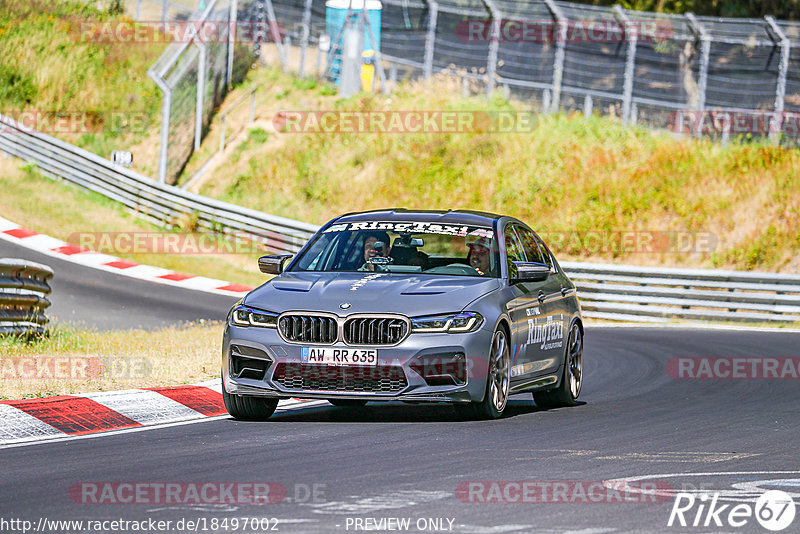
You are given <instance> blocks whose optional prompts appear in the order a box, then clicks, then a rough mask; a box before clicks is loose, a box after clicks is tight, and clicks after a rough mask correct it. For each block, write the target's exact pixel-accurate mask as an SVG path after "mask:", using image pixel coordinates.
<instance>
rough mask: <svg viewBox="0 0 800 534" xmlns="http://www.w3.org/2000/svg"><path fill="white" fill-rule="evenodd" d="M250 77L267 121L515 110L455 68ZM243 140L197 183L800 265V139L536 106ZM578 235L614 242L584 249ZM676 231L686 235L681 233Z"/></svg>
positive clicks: (584, 254) (661, 252)
mask: <svg viewBox="0 0 800 534" xmlns="http://www.w3.org/2000/svg"><path fill="white" fill-rule="evenodd" d="M258 81H264V82H268V83H269V84H271V86H270V89H268V90H266V91H264V92H263V93H262V94H261V95H260V97H259V100H258V112H257V115H258V116H259V117H260V118H261V119H262V120H266V121H268V120H269V117H270V116H271V115H272V114H274V113H275V112H276V111H278V110H280V109H284V110H287V109H288V110H342V111H374V110H399V111H402V110H474V111H498V110H503V111H511V112H514V111H520V110H522V109H523V107H522V104H520V103H517V102H507V101H505V100H504V99H503V98H502V97H500V96H499V95H496V96H495V97H494V98H493V99H491V100H490V101H487V100H486V99H485V98H484V97H482V96H475V97H470V98H463V97H461V96H460V92H461V88H460V84H459V82H458V80H456V79H453V78H448V77H447V76H440V77H438V78H437V79H436V80H435V81H434V82H433V83H423V82H419V83H411V84H404V85H401V86H399V87H398V88H396V89H395V91H394V92H393V93H392V94H391V95H390V96H385V95H366V94H361V95H358V96H356V97H353V98H350V99H347V100H336V98H335V97H334V96H331V95H330V94H329V92H326V91H324V90H322V89H321V88H320V87H318V86H314V85H313V84H310V83H308V82H307V81H299V80H296V79H293V78H291V77H290V76H288V75H282V74H279V73H276V72H274V71H268V70H267V71H255V72H254V73H251V80H250V83H257V82H258ZM212 130H213V127H212ZM245 135H247V134H245ZM249 137H250V139H247V140H246V141H244V142H242V143H241V144H239V146H238V147H237V148H236V149H235V150H234V151H233V153H232V154H231V157H230V159H229V160H228V162H227V164H225V165H222V166H220V167H218V168H217V169H215V170H214V171H212V172H211V173H210V176H209V177H208V179H207V180H205V181H204V183H203V185H202V186H201V188H200V192H201V193H203V194H207V195H210V196H215V197H218V198H222V199H224V200H227V201H230V202H233V203H237V204H242V205H246V206H248V207H252V208H256V209H260V210H262V211H265V212H268V213H274V214H277V215H283V216H286V217H291V218H295V219H300V220H305V221H308V222H314V223H320V224H321V223H323V222H325V221H327V220H329V219H330V218H332V217H334V216H336V215H339V214H341V213H345V212H349V211H358V210H367V209H377V208H384V207H395V206H398V207H407V208H425V209H457V208H460V209H476V210H482V211H494V212H498V213H506V214H509V215H513V216H516V217H519V218H521V219H522V220H524V221H526V222H528V223H529V224H530V225H531V226H533V227H534V228H535V229H536V230H537V231H539V232H540V233H541V234H543V236H544V237H545V238H546V239H548V240H549V241H551V242H554V243H558V244H557V245H554V248H555V249H556V252H558V254H559V257H560V258H562V259H575V260H583V261H600V262H616V263H630V264H640V265H665V266H691V267H707V268H732V269H754V270H764V271H783V272H798V271H799V270H800V153H798V151H797V150H795V149H787V148H780V147H775V146H768V145H763V144H758V143H750V144H737V143H731V144H730V145H729V146H727V147H722V146H720V145H719V144H715V143H713V142H710V141H704V140H695V139H690V138H682V139H676V138H674V137H673V136H671V135H669V134H664V133H657V132H652V131H649V130H645V129H642V128H625V127H623V126H622V125H620V124H619V122H618V121H617V120H616V119H613V118H607V117H600V116H593V117H590V118H585V117H583V116H582V115H580V114H574V115H564V114H560V115H550V116H536V117H535V119H534V121H533V126H532V127H531V128H530V129H529V130H528V131H524V132H521V133H504V134H496V133H486V132H484V133H468V134H462V133H459V134H434V133H416V134H380V133H334V134H317V133H315V134H289V133H272V132H270V131H269V129H266V128H262V129H257V130H255V131H251V132H250V134H249ZM196 164H197V163H196V162H190V167H191V166H192V165H196ZM631 233H639V234H643V235H645V236H650V237H651V238H653V236H655V238H656V239H666V240H667V242H666V243H662V245H669V246H666V247H665V246H662V247H656V248H653V249H652V250H648V249H647V248H645V247H633V248H631V247H630V246H627V247H626V246H622V245H621V244H620V243H619V242H616V241H615V240H618V239H619V237H620V236H625V235H629V234H631ZM587 237H593V238H594V239H597V238H598V237H599V238H605V239H610V240H611V241H612V243H611V245H610V246H601V247H597V246H592V244H587V243H586V238H587ZM680 238H682V239H685V240H688V241H687V242H686V243H683V244H681V243H678V242H677V241H675V240H677V239H680ZM670 239H671V240H673V241H672V242H670V241H669V240H670ZM703 240H709V241H708V243H706V242H704V241H703ZM687 243H688V244H687Z"/></svg>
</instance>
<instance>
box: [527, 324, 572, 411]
mask: <svg viewBox="0 0 800 534" xmlns="http://www.w3.org/2000/svg"><path fill="white" fill-rule="evenodd" d="M565 352H566V354H565V357H564V373H563V375H562V377H561V384H560V385H559V386H558V387H557V388H555V389H551V390H548V391H541V392H539V391H537V392H534V394H533V400H534V401H536V405H537V406H540V407H542V408H556V407H559V406H575V403H576V401H577V400H578V395H580V394H581V386H582V385H583V334H581V329H580V327H579V326H578V323H572V327H571V328H570V330H569V340H568V341H567V350H566V351H565Z"/></svg>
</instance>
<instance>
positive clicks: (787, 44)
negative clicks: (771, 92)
mask: <svg viewBox="0 0 800 534" xmlns="http://www.w3.org/2000/svg"><path fill="white" fill-rule="evenodd" d="M764 19H765V20H766V21H767V33H769V36H770V38H771V39H772V40H773V42H774V43H775V44H778V45H779V46H780V47H781V59H780V61H781V62H780V65H778V79H777V83H776V84H775V128H774V129H772V130H771V131H770V133H769V135H770V137H771V138H772V141H773V142H774V143H778V142H780V134H781V131H782V130H783V110H784V105H785V102H786V76H787V74H788V72H789V53H790V52H791V49H792V42H791V41H790V40H789V38H788V37H786V34H785V33H784V32H783V30H782V29H781V27H780V26H778V23H777V22H775V19H774V18H773V17H771V16H769V15H767V16H766V17H764Z"/></svg>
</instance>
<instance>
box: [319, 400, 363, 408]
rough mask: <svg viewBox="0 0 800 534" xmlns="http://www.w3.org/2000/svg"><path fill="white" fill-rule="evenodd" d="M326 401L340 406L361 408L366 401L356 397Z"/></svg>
mask: <svg viewBox="0 0 800 534" xmlns="http://www.w3.org/2000/svg"><path fill="white" fill-rule="evenodd" d="M328 402H330V403H331V404H333V405H334V406H338V407H341V408H345V407H351V408H361V407H362V406H366V405H367V401H365V400H358V399H328Z"/></svg>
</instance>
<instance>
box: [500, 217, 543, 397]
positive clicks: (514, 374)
mask: <svg viewBox="0 0 800 534" xmlns="http://www.w3.org/2000/svg"><path fill="white" fill-rule="evenodd" d="M519 228H520V226H519V225H518V224H516V223H510V224H508V225H507V226H506V228H505V231H504V244H505V251H506V261H507V267H508V271H507V272H508V279H509V282H510V281H511V280H513V279H514V278H516V266H515V265H514V263H513V262H515V261H530V260H528V258H527V255H526V253H525V247H524V246H523V244H522V241H521V240H520V238H519V235H518V233H517V230H518V229H519ZM538 259H539V260H540V259H541V258H538ZM533 261H537V259H534V260H533ZM542 287H543V284H542V282H517V283H516V284H514V285H513V286H511V288H512V291H513V298H512V299H511V300H510V301H509V303H508V314H509V316H510V318H511V323H512V332H511V347H510V349H511V378H512V380H513V381H515V382H519V381H524V379H525V378H528V377H531V376H535V375H536V374H539V371H540V370H541V368H542V367H543V365H544V366H546V365H547V364H546V363H543V362H542V361H541V360H542V359H543V356H542V353H541V350H540V349H539V347H538V344H537V343H536V342H535V339H536V337H535V336H536V335H541V331H542V329H543V328H544V324H545V321H546V318H545V315H544V313H543V312H542V306H541V303H540V301H539V291H540V289H541V288H542Z"/></svg>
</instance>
